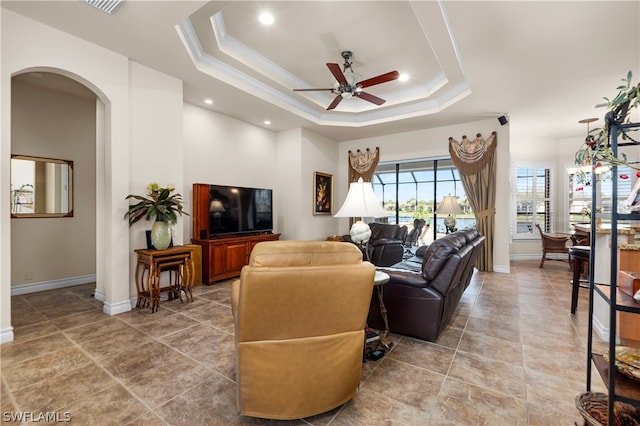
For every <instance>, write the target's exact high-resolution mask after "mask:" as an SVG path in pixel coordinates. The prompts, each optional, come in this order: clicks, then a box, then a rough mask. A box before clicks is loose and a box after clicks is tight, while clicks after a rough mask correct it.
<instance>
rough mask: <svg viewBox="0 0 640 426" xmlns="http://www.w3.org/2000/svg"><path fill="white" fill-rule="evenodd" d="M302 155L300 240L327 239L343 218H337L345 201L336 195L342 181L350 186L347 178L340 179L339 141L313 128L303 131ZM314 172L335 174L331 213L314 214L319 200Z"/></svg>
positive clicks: (334, 231)
mask: <svg viewBox="0 0 640 426" xmlns="http://www.w3.org/2000/svg"><path fill="white" fill-rule="evenodd" d="M301 143H302V156H301V157H300V158H301V160H302V161H301V170H300V171H301V173H302V175H301V176H300V182H301V183H302V188H301V191H300V195H301V200H300V211H301V214H300V215H298V217H299V218H300V219H299V220H300V231H299V234H298V237H297V239H301V240H324V239H326V238H327V236H329V235H335V234H336V233H337V231H338V226H339V223H340V220H339V219H336V218H334V217H333V214H335V213H337V212H338V210H339V209H340V206H341V205H342V202H343V201H344V198H340V197H337V196H336V192H335V191H336V187H337V186H340V184H341V183H342V184H343V185H344V186H346V185H347V184H346V181H342V182H341V181H339V180H337V179H336V178H337V175H338V170H339V160H338V155H339V150H338V143H337V142H336V141H334V140H331V139H328V138H325V137H323V136H320V135H318V134H316V133H313V132H312V131H310V130H303V132H302V139H301ZM314 172H321V173H326V174H330V175H333V208H332V214H331V215H313V211H314V205H315V199H314V195H315V194H314V192H315V187H314V186H315V182H314Z"/></svg>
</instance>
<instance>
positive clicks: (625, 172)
mask: <svg viewBox="0 0 640 426" xmlns="http://www.w3.org/2000/svg"><path fill="white" fill-rule="evenodd" d="M611 175H612V173H611V171H605V172H603V173H600V174H597V175H596V176H597V178H596V180H595V182H594V181H593V178H592V175H591V173H590V172H587V173H586V174H585V178H584V180H583V181H582V182H578V181H577V179H576V176H575V174H573V173H570V174H569V208H568V210H567V211H568V212H569V222H568V223H569V225H570V226H571V228H573V225H574V224H576V223H584V222H590V221H591V214H592V212H591V197H592V192H593V187H592V185H593V184H594V183H595V184H596V185H599V186H600V188H597V189H598V190H597V191H596V193H597V196H598V197H600V199H599V200H596V205H598V206H600V210H601V212H602V213H611V211H612V209H613V206H612V205H611V196H612V183H613V181H612V176H611ZM633 175H634V173H633V171H632V169H631V168H630V167H629V166H618V173H617V179H618V200H624V199H626V198H627V197H628V196H629V194H630V193H631V187H632V178H631V176H633Z"/></svg>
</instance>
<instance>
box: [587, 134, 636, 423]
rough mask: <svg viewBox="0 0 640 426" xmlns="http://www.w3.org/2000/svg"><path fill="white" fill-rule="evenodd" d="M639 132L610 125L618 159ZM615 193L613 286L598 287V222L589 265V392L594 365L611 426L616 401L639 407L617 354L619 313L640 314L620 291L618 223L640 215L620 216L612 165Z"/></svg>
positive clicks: (633, 386)
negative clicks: (603, 327) (605, 311)
mask: <svg viewBox="0 0 640 426" xmlns="http://www.w3.org/2000/svg"><path fill="white" fill-rule="evenodd" d="M637 128H640V123H629V124H619V125H616V124H611V125H610V126H609V138H610V142H611V150H612V151H613V154H614V155H615V156H616V157H618V149H619V148H620V147H624V146H640V144H639V143H637V142H635V141H633V142H629V141H624V140H623V141H619V140H618V137H619V135H618V133H619V131H623V132H624V131H627V130H631V129H637ZM611 175H612V176H613V179H612V193H611V209H612V212H611V216H610V217H611V237H610V238H611V244H610V247H611V260H610V267H611V270H610V279H609V283H610V285H601V284H597V283H595V279H594V272H595V240H596V221H595V220H592V221H591V259H590V262H589V326H588V339H587V391H590V390H591V377H592V365H593V366H595V369H596V370H597V371H598V373H599V374H600V377H601V378H602V380H603V381H604V383H605V385H606V386H607V389H608V392H609V398H608V401H609V406H608V410H609V412H608V424H609V425H613V424H614V416H613V407H614V403H615V401H622V402H626V403H629V404H633V405H635V406H640V383H639V382H637V381H634V380H632V379H629V378H627V377H625V376H624V375H622V374H621V373H618V372H617V371H616V367H615V350H616V341H617V337H618V336H617V326H618V324H617V318H618V315H617V314H618V312H631V313H636V314H640V304H638V303H636V302H635V301H634V300H633V298H632V297H631V296H629V295H627V294H626V293H624V292H622V291H620V290H619V289H618V285H617V284H618V233H617V231H616V230H617V229H618V222H620V221H630V220H639V221H640V213H632V214H627V213H625V214H623V213H618V211H617V208H618V182H617V176H618V167H617V165H615V164H614V165H612V169H611ZM596 196H597V188H596V185H595V184H594V185H593V187H592V197H591V211H592V212H595V211H596V200H597V198H596ZM596 294H598V295H600V296H601V297H602V298H603V299H604V300H605V301H606V302H607V303H608V304H609V354H610V356H609V360H608V361H605V359H604V357H603V355H602V354H597V353H593V300H594V296H595V295H596Z"/></svg>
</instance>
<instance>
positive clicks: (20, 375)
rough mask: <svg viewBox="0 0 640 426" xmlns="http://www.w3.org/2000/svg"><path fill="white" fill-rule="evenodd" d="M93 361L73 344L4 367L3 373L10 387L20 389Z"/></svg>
mask: <svg viewBox="0 0 640 426" xmlns="http://www.w3.org/2000/svg"><path fill="white" fill-rule="evenodd" d="M91 363H92V362H91V359H90V358H89V357H88V356H87V355H86V354H85V353H84V352H82V351H81V350H80V349H78V348H76V347H73V346H71V347H65V348H64V349H60V350H59V351H55V352H47V353H44V354H43V355H41V356H38V357H35V358H29V359H27V360H26V361H23V362H18V363H14V364H12V365H10V366H7V367H3V369H2V375H3V376H4V378H5V380H6V382H7V386H8V388H9V389H11V390H18V389H22V388H24V387H26V386H28V385H31V384H33V383H38V382H41V381H43V380H47V379H50V378H52V377H55V376H57V375H60V374H65V373H67V372H69V371H71V370H75V369H77V368H79V367H83V366H86V365H89V364H91Z"/></svg>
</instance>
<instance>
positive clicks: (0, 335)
mask: <svg viewBox="0 0 640 426" xmlns="http://www.w3.org/2000/svg"><path fill="white" fill-rule="evenodd" d="M13 338H14V336H13V327H8V328H5V329H3V330H0V344H2V343H7V342H12V341H13Z"/></svg>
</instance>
